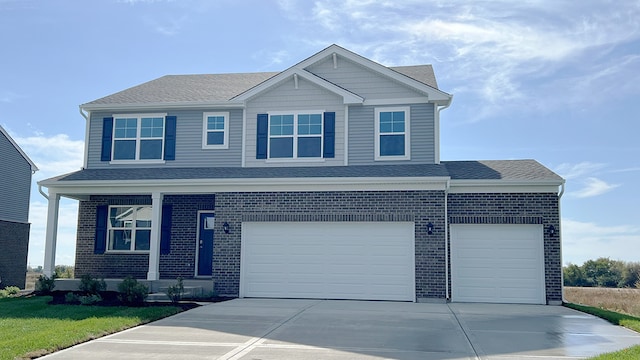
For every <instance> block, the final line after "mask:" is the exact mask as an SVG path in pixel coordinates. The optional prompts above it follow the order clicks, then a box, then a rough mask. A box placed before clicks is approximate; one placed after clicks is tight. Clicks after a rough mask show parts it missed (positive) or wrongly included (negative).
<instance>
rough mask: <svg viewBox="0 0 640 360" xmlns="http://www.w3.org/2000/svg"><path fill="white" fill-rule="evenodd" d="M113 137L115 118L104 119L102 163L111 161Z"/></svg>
mask: <svg viewBox="0 0 640 360" xmlns="http://www.w3.org/2000/svg"><path fill="white" fill-rule="evenodd" d="M112 136H113V118H112V117H106V118H104V119H102V153H101V155H100V161H110V160H111V141H112Z"/></svg>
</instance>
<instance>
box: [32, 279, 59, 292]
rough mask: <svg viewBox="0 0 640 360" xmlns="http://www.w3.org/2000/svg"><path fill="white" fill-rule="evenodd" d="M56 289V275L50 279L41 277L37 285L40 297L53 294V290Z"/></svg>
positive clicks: (36, 290)
mask: <svg viewBox="0 0 640 360" xmlns="http://www.w3.org/2000/svg"><path fill="white" fill-rule="evenodd" d="M55 287H56V275H55V274H54V275H53V276H52V277H48V276H47V275H40V277H38V280H37V281H36V285H35V292H36V294H38V295H48V294H51V292H52V291H53V289H54V288H55Z"/></svg>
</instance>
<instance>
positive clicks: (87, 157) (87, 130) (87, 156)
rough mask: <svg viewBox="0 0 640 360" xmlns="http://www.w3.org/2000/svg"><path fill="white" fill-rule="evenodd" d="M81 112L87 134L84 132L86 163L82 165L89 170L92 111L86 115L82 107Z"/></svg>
mask: <svg viewBox="0 0 640 360" xmlns="http://www.w3.org/2000/svg"><path fill="white" fill-rule="evenodd" d="M79 110H80V115H82V117H83V118H84V120H85V127H84V128H85V132H84V162H83V165H82V168H83V169H86V168H87V163H88V161H89V125H90V124H89V119H90V118H91V111H87V113H86V114H85V112H84V111H82V106H80V107H79Z"/></svg>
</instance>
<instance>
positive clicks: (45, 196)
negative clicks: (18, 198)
mask: <svg viewBox="0 0 640 360" xmlns="http://www.w3.org/2000/svg"><path fill="white" fill-rule="evenodd" d="M38 192H39V193H40V194H41V195H42V196H44V198H45V199H47V201H49V196H48V195H47V194H45V193H44V191H42V185H40V184H38Z"/></svg>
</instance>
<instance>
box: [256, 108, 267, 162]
mask: <svg viewBox="0 0 640 360" xmlns="http://www.w3.org/2000/svg"><path fill="white" fill-rule="evenodd" d="M268 138H269V115H268V114H258V138H257V139H256V159H266V158H267V141H268V140H269V139H268Z"/></svg>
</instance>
